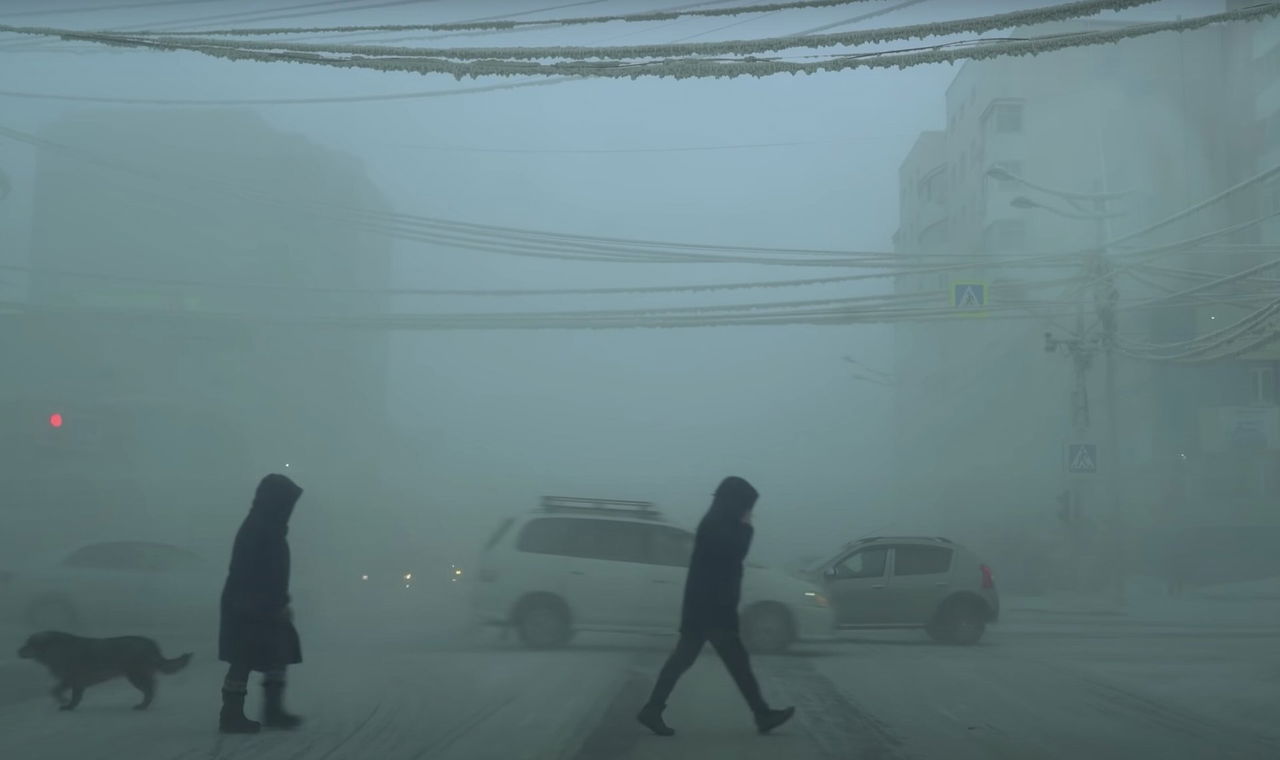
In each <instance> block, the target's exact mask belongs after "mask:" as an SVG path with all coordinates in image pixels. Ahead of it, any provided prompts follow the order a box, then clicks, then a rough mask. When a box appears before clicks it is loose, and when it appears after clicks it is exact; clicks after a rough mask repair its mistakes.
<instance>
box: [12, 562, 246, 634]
mask: <svg viewBox="0 0 1280 760" xmlns="http://www.w3.org/2000/svg"><path fill="white" fill-rule="evenodd" d="M224 575H225V568H224V567H223V566H221V565H212V564H210V563H209V562H207V561H206V560H205V559H204V558H203V557H201V556H200V555H197V554H195V553H194V552H191V551H188V550H186V549H183V548H180V547H177V546H173V545H170V544H163V543H152V542H147V541H113V542H103V543H95V544H87V545H85V546H82V547H80V548H78V549H76V550H74V551H71V552H68V553H66V554H64V555H61V556H57V557H52V558H49V559H47V560H46V561H44V562H38V563H35V564H33V565H30V566H28V567H27V568H25V569H23V570H19V571H15V572H11V573H10V577H9V581H8V582H7V583H6V584H5V589H6V591H5V594H4V600H5V601H4V604H5V606H6V607H7V608H8V611H7V612H8V614H7V615H6V617H9V618H12V619H16V620H17V621H18V622H20V623H21V624H23V625H25V626H27V627H29V628H31V629H32V630H42V629H56V630H63V631H68V632H72V633H87V634H90V635H108V634H112V633H132V632H139V631H154V630H184V629H188V628H192V629H194V628H196V627H199V626H203V627H204V628H209V629H210V630H211V628H210V626H211V625H212V621H213V620H215V619H216V615H217V611H218V594H219V592H220V589H221V584H222V580H223V577H224Z"/></svg>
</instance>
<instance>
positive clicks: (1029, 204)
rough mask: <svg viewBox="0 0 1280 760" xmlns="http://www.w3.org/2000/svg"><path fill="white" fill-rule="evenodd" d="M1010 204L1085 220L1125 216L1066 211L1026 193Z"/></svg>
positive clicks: (1015, 206)
mask: <svg viewBox="0 0 1280 760" xmlns="http://www.w3.org/2000/svg"><path fill="white" fill-rule="evenodd" d="M1009 205H1010V206H1013V207H1014V208H1021V209H1029V208H1038V209H1044V210H1045V211H1048V212H1049V213H1051V214H1057V215H1058V216H1061V217H1065V218H1067V219H1083V220H1085V221H1100V220H1103V219H1115V218H1116V217H1120V216H1124V214H1119V213H1106V212H1090V213H1083V214H1082V213H1077V212H1074V211H1064V210H1062V209H1060V208H1055V207H1054V206H1049V205H1046V204H1044V203H1041V202H1039V201H1037V200H1035V199H1032V198H1028V197H1027V196H1025V195H1019V196H1018V197H1016V198H1014V199H1013V200H1011V201H1009Z"/></svg>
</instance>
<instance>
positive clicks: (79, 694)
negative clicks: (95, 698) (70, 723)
mask: <svg viewBox="0 0 1280 760" xmlns="http://www.w3.org/2000/svg"><path fill="white" fill-rule="evenodd" d="M83 698H84V686H83V685H81V684H78V683H73V684H71V701H70V702H67V703H66V704H64V705H63V706H62V708H61V709H63V710H74V709H76V707H77V706H79V704H80V700H81V699H83Z"/></svg>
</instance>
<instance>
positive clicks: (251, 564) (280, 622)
mask: <svg viewBox="0 0 1280 760" xmlns="http://www.w3.org/2000/svg"><path fill="white" fill-rule="evenodd" d="M300 496H302V489H301V488H300V487H298V485H297V484H296V483H294V482H293V481H292V480H290V479H289V478H287V477H285V476H283V475H268V476H267V477H265V478H263V479H262V482H261V483H259V484H258V490H257V492H256V493H255V494H254V497H253V507H252V508H251V509H250V510H249V516H248V517H246V518H245V519H244V522H243V523H241V525H240V530H239V531H238V532H237V533H236V541H235V545H234V546H233V548H232V549H231V567H230V569H229V570H228V571H227V582H226V584H225V585H224V586H223V587H222V617H221V622H220V625H219V627H218V659H220V660H222V661H223V662H229V663H233V664H236V665H244V666H248V667H249V668H250V669H252V670H259V671H265V670H271V669H275V668H281V667H284V666H286V665H294V664H296V663H299V662H302V645H301V642H300V641H299V639H298V631H297V629H296V628H294V627H293V621H292V619H291V616H290V615H289V613H288V609H289V542H288V541H287V540H286V538H285V537H286V535H287V534H288V531H289V517H290V515H292V514H293V508H294V506H296V505H297V503H298V498H299V497H300Z"/></svg>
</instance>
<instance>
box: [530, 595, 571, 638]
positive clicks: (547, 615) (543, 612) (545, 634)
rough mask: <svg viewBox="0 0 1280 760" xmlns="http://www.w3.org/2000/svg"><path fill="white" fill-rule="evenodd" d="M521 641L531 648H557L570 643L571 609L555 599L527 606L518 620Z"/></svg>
mask: <svg viewBox="0 0 1280 760" xmlns="http://www.w3.org/2000/svg"><path fill="white" fill-rule="evenodd" d="M516 628H517V630H518V631H519V633H520V641H522V642H524V645H525V646H527V647H529V648H530V649H556V648H558V647H562V646H564V645H565V644H568V643H569V639H571V638H573V631H572V630H571V629H570V627H569V611H568V610H566V609H565V607H564V605H563V604H561V603H558V602H555V601H553V600H549V599H548V600H539V601H536V602H532V603H530V604H528V605H526V606H525V608H524V609H523V610H522V611H521V612H520V616H519V618H518V619H517V621H516Z"/></svg>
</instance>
